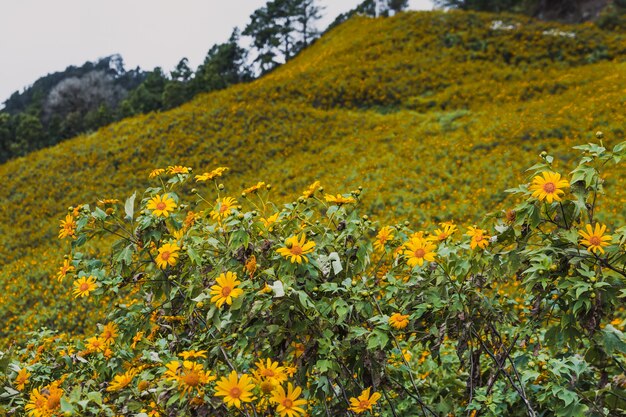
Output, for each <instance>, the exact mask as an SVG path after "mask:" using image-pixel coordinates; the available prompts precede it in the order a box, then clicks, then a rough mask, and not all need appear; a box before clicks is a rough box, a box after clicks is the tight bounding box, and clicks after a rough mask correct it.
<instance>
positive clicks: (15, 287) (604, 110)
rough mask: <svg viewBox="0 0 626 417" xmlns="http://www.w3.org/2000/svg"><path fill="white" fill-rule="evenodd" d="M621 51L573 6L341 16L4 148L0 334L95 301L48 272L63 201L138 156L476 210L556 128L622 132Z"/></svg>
mask: <svg viewBox="0 0 626 417" xmlns="http://www.w3.org/2000/svg"><path fill="white" fill-rule="evenodd" d="M625 61H626V34H623V33H616V32H606V31H602V30H600V29H598V28H597V27H595V26H593V25H591V24H588V25H579V26H564V25H559V24H556V23H545V22H540V21H535V20H531V19H529V18H526V17H522V16H514V15H505V16H502V15H497V16H496V15H490V14H479V13H465V12H410V13H402V14H399V15H397V16H395V17H391V18H379V19H371V18H364V17H357V18H353V19H351V20H349V21H348V22H346V23H344V24H342V25H340V26H339V27H337V28H335V29H333V30H332V31H331V32H330V33H328V34H327V35H325V36H324V37H322V38H321V39H319V40H318V41H317V42H316V43H315V44H314V45H312V46H311V47H310V48H308V49H306V50H305V51H304V52H302V53H301V54H300V55H299V56H298V57H297V58H295V59H294V60H292V61H291V62H289V63H287V64H286V65H284V66H282V67H280V68H278V69H277V70H276V71H274V72H272V73H271V74H269V75H267V76H264V77H262V78H260V79H258V80H256V81H255V82H252V83H250V84H245V85H239V86H236V87H233V88H230V89H228V90H225V91H221V92H216V93H212V94H207V95H203V96H200V97H198V98H196V99H194V100H193V101H192V102H190V103H188V104H185V105H183V106H181V107H179V108H177V109H174V110H171V111H168V112H165V113H158V114H149V115H145V116H139V117H135V118H131V119H127V120H124V121H122V122H120V123H116V124H113V125H110V126H108V127H106V128H103V129H101V130H99V131H98V132H95V133H93V134H89V135H85V136H80V137H77V138H74V139H72V140H68V141H66V142H64V143H61V144H59V145H57V146H55V147H53V148H49V149H45V150H42V151H38V152H35V153H32V154H30V155H28V156H26V157H24V158H20V159H16V160H13V161H10V162H8V163H6V164H4V165H2V166H0V176H1V177H2V178H3V193H2V194H3V195H2V198H1V199H0V318H1V319H2V323H3V324H4V325H3V326H2V329H0V337H1V338H3V340H4V342H3V344H7V343H10V341H11V340H13V339H21V338H22V335H23V332H25V331H29V330H35V329H38V328H39V327H41V326H46V327H49V328H55V329H61V330H64V331H69V332H72V333H79V332H81V330H82V328H83V326H84V325H86V324H87V323H92V322H93V321H94V320H97V319H98V317H97V315H96V314H95V313H93V311H94V309H95V307H94V305H93V301H92V300H91V301H90V300H89V299H84V300H82V299H74V297H73V296H72V288H71V284H69V283H67V282H58V281H57V279H56V278H55V275H56V271H57V270H58V269H59V267H60V266H61V265H62V262H63V254H64V251H67V247H66V246H64V245H63V244H62V243H61V242H60V241H59V240H58V239H57V235H58V227H59V220H60V219H61V218H63V217H64V215H65V214H66V213H67V208H68V207H71V206H76V205H77V204H90V205H91V206H95V205H96V204H97V202H98V201H99V200H102V199H106V198H111V199H114V198H116V199H120V200H123V199H125V198H126V197H127V196H128V195H130V194H132V193H133V191H135V190H142V189H144V188H145V187H146V186H147V185H148V173H149V172H150V171H151V170H152V169H154V168H161V167H162V168H165V167H167V166H170V165H183V166H188V167H192V168H193V169H194V172H195V173H198V174H199V173H202V172H206V171H209V170H211V169H213V168H215V167H218V166H227V167H230V171H229V175H228V176H227V177H226V178H225V180H224V184H225V187H226V191H227V192H228V193H230V194H231V195H233V196H235V197H237V196H239V194H240V193H241V190H243V189H244V188H246V187H248V186H250V185H253V184H255V183H256V182H257V181H265V182H267V183H271V184H272V185H273V188H272V193H273V194H274V197H275V198H276V199H279V200H280V199H283V200H284V199H286V198H287V196H291V197H290V198H293V197H292V196H293V195H297V194H299V193H300V192H301V191H302V190H303V189H304V188H306V187H307V186H308V185H309V184H310V183H311V182H313V181H315V180H318V181H320V182H321V183H322V185H323V186H324V188H325V190H326V191H328V192H331V193H337V192H343V191H345V190H350V189H355V188H356V187H358V186H362V187H363V206H364V207H363V211H365V212H367V213H369V214H370V216H371V217H372V218H374V219H381V220H384V221H388V222H389V221H393V220H394V219H397V218H399V217H400V216H402V218H403V219H405V218H409V219H411V221H412V222H414V224H415V225H416V227H422V226H425V225H428V224H432V223H435V222H439V221H444V220H455V221H457V222H464V223H466V224H467V223H471V222H474V223H477V222H480V219H481V218H482V216H483V215H484V214H485V213H487V212H490V211H497V210H501V209H506V208H507V207H503V206H502V204H501V202H502V200H503V199H504V196H505V193H504V191H503V190H505V189H506V188H509V187H511V186H513V185H514V184H517V181H520V180H523V179H522V178H520V177H519V174H518V173H519V172H521V171H522V169H523V168H524V167H525V165H526V161H528V160H532V158H534V157H536V155H538V154H539V153H540V152H541V151H544V150H546V151H549V152H550V153H551V154H553V155H555V156H556V158H557V167H558V166H561V165H562V166H563V167H565V168H564V169H567V166H568V165H566V163H567V162H570V161H572V160H573V159H575V158H576V157H577V156H578V155H577V154H576V152H575V151H573V150H572V149H571V148H572V146H573V145H576V144H579V143H584V142H587V141H590V140H591V138H592V135H593V133H594V132H595V131H597V130H601V131H603V132H604V133H605V137H606V139H605V142H606V144H608V145H609V146H610V145H614V144H615V143H617V142H618V141H619V140H621V139H623V136H624V126H626V120H625V115H626V62H625ZM619 175H620V176H619V177H609V178H606V180H607V182H609V183H610V184H613V185H615V184H618V183H619V181H620V180H624V179H626V172H621V173H619ZM198 188H201V186H199V187H198ZM613 196H614V198H613V199H612V200H611V202H610V203H606V204H611V205H612V206H605V207H602V212H603V213H611V214H612V215H614V216H616V217H619V218H623V217H624V214H626V213H624V207H625V202H626V191H625V190H624V189H623V187H621V188H620V187H615V188H614V189H613ZM85 311H90V312H91V313H90V314H89V315H87V314H85ZM16 312H19V314H16Z"/></svg>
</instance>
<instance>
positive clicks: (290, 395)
mask: <svg viewBox="0 0 626 417" xmlns="http://www.w3.org/2000/svg"><path fill="white" fill-rule="evenodd" d="M301 393H302V389H301V388H300V387H295V388H294V387H293V385H291V382H289V383H288V384H287V392H285V389H284V388H283V387H282V386H280V385H279V386H278V387H277V388H276V389H275V390H274V393H273V395H272V398H271V401H272V402H273V403H275V404H276V411H277V412H278V414H279V415H280V417H299V416H300V415H303V414H305V411H304V409H303V408H302V406H304V405H306V400H304V399H298V397H299V396H300V394H301Z"/></svg>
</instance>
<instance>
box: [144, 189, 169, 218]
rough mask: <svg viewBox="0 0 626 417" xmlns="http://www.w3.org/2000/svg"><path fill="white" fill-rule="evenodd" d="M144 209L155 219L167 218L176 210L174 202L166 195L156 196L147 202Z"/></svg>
mask: <svg viewBox="0 0 626 417" xmlns="http://www.w3.org/2000/svg"><path fill="white" fill-rule="evenodd" d="M146 207H147V208H148V210H152V214H154V215H155V216H157V217H167V216H169V215H170V212H172V211H174V209H175V208H176V202H175V201H174V199H173V198H171V197H170V196H169V195H167V194H163V195H162V196H160V195H156V196H154V197H152V198H151V199H150V200H149V201H148V204H147V205H146Z"/></svg>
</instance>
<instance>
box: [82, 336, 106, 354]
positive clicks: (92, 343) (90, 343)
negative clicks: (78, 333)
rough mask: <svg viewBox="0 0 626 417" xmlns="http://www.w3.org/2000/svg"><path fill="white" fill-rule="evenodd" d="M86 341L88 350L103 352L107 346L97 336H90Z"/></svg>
mask: <svg viewBox="0 0 626 417" xmlns="http://www.w3.org/2000/svg"><path fill="white" fill-rule="evenodd" d="M86 342H87V344H86V347H87V350H88V351H89V352H104V351H105V349H106V348H107V344H106V342H105V341H104V339H103V338H101V337H99V336H94V337H90V338H89V339H87V340H86Z"/></svg>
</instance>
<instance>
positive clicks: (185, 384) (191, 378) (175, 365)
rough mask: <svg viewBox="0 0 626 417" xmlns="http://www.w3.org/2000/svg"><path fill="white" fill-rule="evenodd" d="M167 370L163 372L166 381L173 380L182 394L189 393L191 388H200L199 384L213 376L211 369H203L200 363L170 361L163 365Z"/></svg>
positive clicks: (209, 380) (213, 377) (210, 379)
mask: <svg viewBox="0 0 626 417" xmlns="http://www.w3.org/2000/svg"><path fill="white" fill-rule="evenodd" d="M165 367H166V368H167V371H165V373H164V374H163V375H164V376H165V379H167V380H168V381H175V382H176V383H177V384H178V388H179V389H180V390H181V391H182V392H183V394H188V393H191V392H192V391H193V390H198V391H199V390H201V388H202V387H201V386H202V385H204V384H208V383H209V382H211V381H214V380H215V379H216V378H215V376H213V375H211V371H205V370H204V367H203V366H202V364H199V363H196V362H192V361H183V363H182V364H181V363H180V362H178V361H172V362H170V363H168V364H167V365H165Z"/></svg>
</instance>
